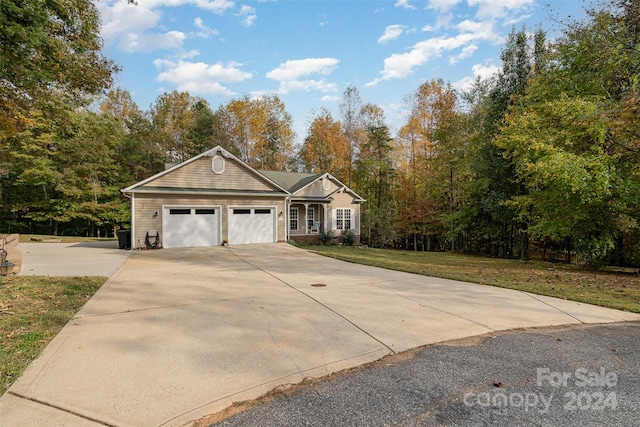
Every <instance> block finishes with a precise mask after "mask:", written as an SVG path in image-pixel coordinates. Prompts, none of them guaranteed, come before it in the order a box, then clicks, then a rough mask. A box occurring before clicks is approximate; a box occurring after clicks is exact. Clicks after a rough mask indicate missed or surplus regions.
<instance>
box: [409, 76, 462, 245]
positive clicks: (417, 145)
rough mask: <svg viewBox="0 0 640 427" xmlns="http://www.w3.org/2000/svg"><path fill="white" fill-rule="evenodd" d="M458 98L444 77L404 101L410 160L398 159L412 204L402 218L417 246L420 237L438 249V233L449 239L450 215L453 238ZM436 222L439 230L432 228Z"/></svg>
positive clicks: (410, 203) (451, 238)
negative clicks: (447, 223)
mask: <svg viewBox="0 0 640 427" xmlns="http://www.w3.org/2000/svg"><path fill="white" fill-rule="evenodd" d="M456 102H457V96H456V93H455V91H454V90H453V87H452V86H451V85H450V84H445V83H444V81H443V80H431V81H428V82H425V83H423V84H422V85H420V87H419V88H418V89H417V90H416V91H415V93H413V95H412V97H411V98H408V99H406V100H405V103H406V104H407V109H408V110H409V111H410V115H409V117H408V118H407V123H406V124H405V125H404V126H403V127H402V128H401V129H400V132H399V138H398V144H399V146H400V151H399V152H401V153H403V157H404V158H405V159H406V160H405V161H404V162H400V163H399V164H400V165H402V166H403V167H402V168H401V169H400V171H401V173H402V174H403V175H404V181H405V182H408V183H409V186H408V187H403V188H401V189H400V193H401V195H400V196H399V197H401V198H402V199H403V200H405V203H407V205H406V206H405V207H404V209H402V210H401V211H400V212H401V217H400V218H399V222H400V223H401V224H403V225H404V227H405V232H407V233H409V234H412V235H413V247H414V249H417V245H418V243H417V242H418V239H419V237H422V238H426V239H427V240H428V242H429V243H428V246H429V247H434V244H433V239H434V236H437V235H441V238H443V239H444V237H445V236H444V234H445V233H444V231H445V230H443V229H442V228H440V226H441V225H442V224H443V223H444V222H445V221H444V216H445V215H448V217H449V218H448V222H449V224H450V227H449V230H448V233H447V234H449V238H450V241H451V242H453V234H454V233H453V229H454V227H453V225H452V224H451V221H452V218H453V216H452V214H453V209H454V203H455V200H454V193H455V192H456V189H455V188H454V182H457V181H458V177H457V175H458V173H457V169H456V164H457V162H458V157H459V156H460V155H461V154H460V153H461V150H460V149H459V148H458V147H457V146H456V144H458V139H457V136H458V135H459V130H458V129H456V128H455V126H454V123H455V117H456ZM425 207H428V209H426V208H425ZM436 212H437V213H436ZM434 215H435V216H436V217H437V220H435V221H434ZM434 225H437V226H438V228H436V229H434V228H430V227H431V226H434Z"/></svg>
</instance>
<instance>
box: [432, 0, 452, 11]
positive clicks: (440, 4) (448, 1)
mask: <svg viewBox="0 0 640 427" xmlns="http://www.w3.org/2000/svg"><path fill="white" fill-rule="evenodd" d="M428 3H429V5H428V6H427V8H428V9H434V10H437V11H438V12H440V13H445V12H449V11H450V10H451V9H453V8H454V7H455V6H456V5H457V4H458V3H460V0H429V2H428Z"/></svg>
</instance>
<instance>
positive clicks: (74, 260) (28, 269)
mask: <svg viewBox="0 0 640 427" xmlns="http://www.w3.org/2000/svg"><path fill="white" fill-rule="evenodd" d="M18 250H19V251H20V252H22V270H21V272H20V274H21V275H22V276H58V277H59V276H107V277H108V276H111V275H112V274H113V273H115V272H116V270H117V269H118V268H119V267H120V266H121V265H122V263H124V261H125V260H126V259H127V258H128V257H129V254H130V251H127V250H124V249H118V242H117V241H115V240H113V241H100V242H82V243H20V244H19V245H18Z"/></svg>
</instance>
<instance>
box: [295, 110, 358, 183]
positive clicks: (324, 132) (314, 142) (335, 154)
mask: <svg viewBox="0 0 640 427" xmlns="http://www.w3.org/2000/svg"><path fill="white" fill-rule="evenodd" d="M348 145H349V144H348V141H347V140H346V138H345V134H344V132H342V125H341V124H340V122H339V121H335V120H334V119H333V117H332V116H331V113H330V112H329V111H328V110H326V109H322V110H320V111H319V112H318V113H317V115H316V116H315V117H314V119H313V120H312V122H311V124H310V125H309V129H308V131H307V136H306V138H305V139H304V143H303V145H302V147H301V149H300V152H299V156H300V160H301V162H302V164H303V166H304V169H305V170H306V171H307V172H312V173H324V172H330V173H331V174H333V175H334V176H335V177H336V178H338V179H339V180H341V181H343V182H344V181H347V179H348V177H349V173H350V168H351V164H350V162H349V160H348V158H349V156H348V155H347V152H348V150H349V146H348Z"/></svg>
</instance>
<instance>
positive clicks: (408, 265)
mask: <svg viewBox="0 0 640 427" xmlns="http://www.w3.org/2000/svg"><path fill="white" fill-rule="evenodd" d="M308 249H309V250H311V251H313V252H315V253H317V254H320V255H325V256H329V257H332V258H337V259H340V260H343V261H350V262H355V263H358V264H365V265H371V266H375V267H382V268H387V269H390V270H398V271H406V272H409V273H416V274H422V275H425V276H435V277H442V278H445V279H453V280H461V281H465V282H471V283H479V284H483V285H491V286H499V287H503V288H509V289H517V290H520V291H525V292H531V293H535V294H539V295H547V296H552V297H557V298H564V299H568V300H572V301H579V302H584V303H588V304H594V305H599V306H603V307H610V308H615V309H619V310H626V311H631V312H634V313H640V280H638V276H637V275H635V274H627V273H616V272H599V271H590V270H584V269H581V268H579V267H578V266H575V265H567V264H556V263H550V262H542V261H527V262H523V261H518V260H509V259H500V258H486V257H480V256H474V255H464V254H459V253H451V252H410V251H399V250H392V249H371V248H367V249H360V248H352V247H344V246H314V247H309V248H308Z"/></svg>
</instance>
